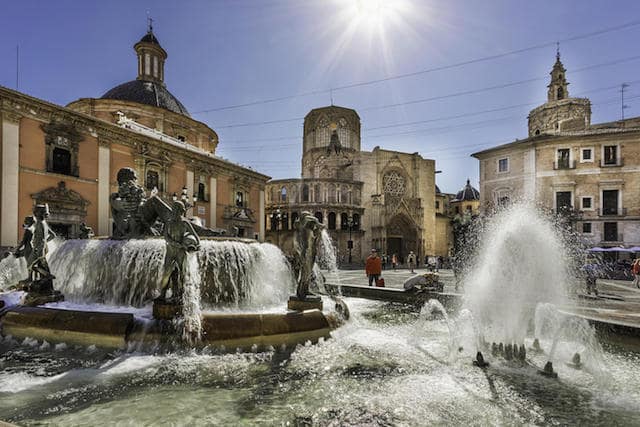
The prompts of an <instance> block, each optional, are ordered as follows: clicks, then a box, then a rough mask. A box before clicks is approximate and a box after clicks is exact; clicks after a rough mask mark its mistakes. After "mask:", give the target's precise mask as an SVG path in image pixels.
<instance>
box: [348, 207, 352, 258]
mask: <svg viewBox="0 0 640 427" xmlns="http://www.w3.org/2000/svg"><path fill="white" fill-rule="evenodd" d="M347 225H348V226H349V241H348V242H347V248H348V249H349V265H351V262H352V260H353V259H352V257H351V250H352V249H353V240H351V230H352V229H353V216H351V215H349V217H348V218H347Z"/></svg>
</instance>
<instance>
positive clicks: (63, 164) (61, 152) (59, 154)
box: [51, 147, 71, 175]
mask: <svg viewBox="0 0 640 427" xmlns="http://www.w3.org/2000/svg"><path fill="white" fill-rule="evenodd" d="M51 169H52V170H51V172H55V173H60V174H63V175H71V153H70V152H69V150H65V149H64V148H59V147H56V148H54V149H53V167H52V168H51Z"/></svg>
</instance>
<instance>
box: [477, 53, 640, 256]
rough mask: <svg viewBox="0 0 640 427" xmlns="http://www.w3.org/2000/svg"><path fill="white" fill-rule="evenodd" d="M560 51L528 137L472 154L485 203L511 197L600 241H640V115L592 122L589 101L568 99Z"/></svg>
mask: <svg viewBox="0 0 640 427" xmlns="http://www.w3.org/2000/svg"><path fill="white" fill-rule="evenodd" d="M568 85H569V83H568V82H567V79H566V73H565V69H564V66H563V65H562V62H561V61H560V56H559V55H558V56H557V58H556V62H555V64H554V66H553V69H552V71H551V82H550V84H549V86H548V93H547V102H546V103H545V104H543V105H541V106H540V107H537V108H535V109H534V110H532V111H531V113H530V114H529V136H528V137H527V138H525V139H522V140H516V141H514V142H512V143H509V144H504V145H499V146H496V147H493V148H490V149H488V150H483V151H481V152H478V153H475V154H473V156H474V157H476V158H477V159H478V160H479V161H480V196H481V204H482V208H483V209H490V208H492V207H493V206H496V205H501V204H507V203H510V202H511V201H513V200H517V199H521V198H524V199H529V200H535V201H537V202H539V203H541V204H543V205H544V206H546V207H548V208H549V209H553V210H555V211H557V212H561V213H564V214H566V215H568V216H569V219H570V220H571V221H572V222H573V223H574V224H575V226H576V228H577V229H578V231H580V232H582V234H583V237H584V238H585V240H587V241H590V242H591V243H592V244H593V245H599V246H619V245H625V246H638V245H640V118H637V117H636V118H631V119H626V120H619V121H615V122H610V123H599V124H592V123H591V103H590V101H589V100H588V99H586V98H571V97H570V96H569V90H568Z"/></svg>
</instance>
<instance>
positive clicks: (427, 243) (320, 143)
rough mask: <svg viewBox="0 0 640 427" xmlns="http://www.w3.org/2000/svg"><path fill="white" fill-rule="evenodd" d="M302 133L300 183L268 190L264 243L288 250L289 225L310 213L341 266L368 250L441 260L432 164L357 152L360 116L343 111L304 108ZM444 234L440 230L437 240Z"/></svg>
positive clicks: (408, 156) (273, 184)
mask: <svg viewBox="0 0 640 427" xmlns="http://www.w3.org/2000/svg"><path fill="white" fill-rule="evenodd" d="M303 133H304V135H303V141H302V145H303V154H302V176H301V178H296V179H280V180H273V181H270V182H269V183H268V184H267V187H266V193H267V207H266V214H267V215H266V224H267V231H266V239H267V241H270V242H273V243H274V244H277V245H278V246H280V247H281V248H282V249H283V250H284V251H285V252H291V250H292V247H293V226H294V223H295V220H296V219H297V218H298V217H299V216H300V213H301V212H302V211H309V212H311V213H312V214H313V215H315V216H316V218H318V220H319V221H320V222H321V223H323V224H324V225H325V226H326V228H327V230H328V232H329V235H330V236H331V239H332V240H333V242H334V246H335V247H336V250H337V257H338V261H339V263H342V264H346V263H349V262H350V261H351V262H352V263H360V262H363V261H364V259H365V258H366V257H367V256H368V254H369V251H370V250H371V249H372V248H375V249H377V250H378V252H379V253H380V254H388V255H389V257H391V255H392V254H396V255H397V256H398V257H399V258H401V259H404V258H405V257H406V256H407V255H408V254H409V252H410V251H413V252H414V253H416V254H417V255H418V257H419V259H424V257H425V256H434V255H438V256H447V255H448V250H447V248H448V246H449V244H448V243H444V244H442V239H441V238H440V239H439V238H438V228H437V226H436V214H437V209H436V185H435V161H434V160H431V159H424V158H422V157H421V156H420V155H419V154H418V153H402V152H398V151H390V150H384V149H381V148H380V147H376V148H374V149H373V150H372V151H370V152H369V151H363V150H361V138H360V117H359V116H358V113H357V112H356V111H355V110H353V109H350V108H344V107H338V106H328V107H323V108H316V109H313V110H311V111H310V112H309V113H308V114H307V116H306V117H305V119H304V132H303ZM443 208H444V207H443ZM440 210H441V211H442V209H440ZM448 234H450V233H448V232H447V227H446V225H445V227H444V228H443V229H441V230H440V236H447V237H446V238H449V237H448Z"/></svg>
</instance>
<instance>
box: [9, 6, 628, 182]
mask: <svg viewBox="0 0 640 427" xmlns="http://www.w3.org/2000/svg"><path fill="white" fill-rule="evenodd" d="M147 12H148V13H149V14H150V15H151V17H152V18H153V19H154V32H155V34H156V36H157V37H158V39H159V40H160V43H161V44H162V46H163V47H164V48H165V50H166V51H167V52H168V54H169V57H168V59H167V63H166V66H165V76H166V79H165V80H166V83H167V86H168V88H169V90H170V91H171V92H172V93H173V94H174V95H175V96H176V97H178V99H180V100H181V101H182V103H183V104H184V105H185V106H186V107H187V109H188V110H189V111H190V112H191V115H192V116H193V117H194V118H195V119H197V120H200V121H203V122H205V123H207V124H208V125H209V126H211V127H212V128H213V129H214V130H216V131H217V132H218V134H219V136H220V145H219V146H218V152H217V154H219V155H221V156H223V157H225V158H228V159H230V160H232V161H236V162H239V163H242V164H245V165H249V166H252V167H253V168H255V169H257V170H258V171H260V172H263V173H265V174H267V175H270V176H272V177H274V178H294V177H299V176H300V160H301V154H302V124H303V120H302V118H303V117H304V116H305V115H306V114H307V112H308V111H309V110H310V109H312V108H315V107H321V106H325V105H329V104H330V103H331V97H330V92H329V89H331V88H335V89H334V90H333V103H334V104H335V105H340V106H345V107H350V108H354V109H355V110H357V111H358V113H359V114H360V117H361V119H362V148H363V149H365V150H371V149H372V148H374V147H375V146H380V147H382V148H385V149H390V150H398V151H406V152H416V151H417V152H419V153H420V154H421V155H423V156H424V157H427V158H432V159H435V160H436V167H437V169H439V170H442V173H441V174H439V175H438V176H437V183H438V185H439V186H440V188H441V189H442V190H443V191H446V192H456V191H458V190H459V189H460V188H461V187H462V186H463V185H464V183H465V180H466V179H467V177H469V178H470V179H471V180H472V183H474V185H475V186H477V185H478V184H477V183H478V164H477V161H476V160H475V159H473V158H470V157H469V155H470V154H471V153H473V152H476V151H479V150H481V149H483V148H486V147H490V146H492V145H497V144H500V143H504V142H507V141H512V140H514V139H515V138H524V137H526V135H527V114H528V111H529V110H531V109H532V108H533V107H535V106H536V105H539V104H541V103H543V102H544V101H545V100H546V85H547V84H548V80H549V79H548V73H549V71H550V70H551V66H552V65H553V62H554V59H555V58H554V57H555V51H556V48H555V42H556V41H557V40H560V42H561V43H560V51H561V55H562V60H563V62H564V65H565V67H566V68H567V78H568V80H569V82H570V83H571V85H570V86H569V91H570V95H571V96H587V97H589V98H590V99H591V101H592V103H593V117H592V121H593V122H603V121H611V120H616V119H619V118H620V115H621V102H620V88H619V87H620V85H621V84H622V83H623V82H627V83H630V87H629V88H628V89H627V92H626V95H625V97H626V99H627V101H626V102H625V104H627V105H628V107H629V108H627V109H626V110H625V115H626V116H627V117H631V116H637V115H640V100H639V99H638V98H636V97H638V96H640V77H639V75H638V72H637V71H638V67H639V65H640V47H639V45H638V43H637V40H638V38H639V37H640V2H638V1H634V0H631V1H621V0H620V1H611V0H607V1H587V0H575V1H558V0H537V1H530V0H529V1H515V0H492V1H477V0H449V1H444V0H438V1H436V0H208V1H204V0H203V1H179V2H178V1H175V0H137V1H132V0H110V1H103V2H93V1H71V0H68V1H54V0H51V1H46V2H45V1H35V0H21V1H19V2H16V1H13V2H3V4H2V12H1V14H0V58H1V61H0V64H1V65H2V66H0V85H3V86H6V87H9V88H16V45H19V50H20V63H19V90H20V91H22V92H25V93H27V94H29V95H32V96H35V97H38V98H42V99H46V100H49V101H52V102H55V103H57V104H61V105H66V104H67V103H69V102H71V101H73V100H75V99H77V98H81V97H100V96H101V95H102V94H103V93H104V92H106V91H107V90H108V89H110V88H111V87H113V86H115V85H117V84H119V83H123V82H125V81H129V80H133V79H135V77H136V60H135V54H134V51H133V47H132V46H133V44H134V43H135V42H137V41H138V40H139V39H140V38H141V37H142V35H143V34H144V33H145V31H146V25H147V21H146V19H147ZM627 24H628V25H627ZM614 28H617V29H615V30H611V29H614ZM602 30H611V31H602ZM536 46H540V47H538V48H532V49H526V48H531V47H536ZM522 49H526V50H524V51H521V52H519V53H513V54H510V55H503V56H498V57H494V56H496V55H500V54H503V53H507V52H513V51H518V50H522ZM487 57H494V58H491V59H487V60H484V61H474V62H471V63H467V64H465V65H461V66H457V67H448V66H450V65H455V64H459V63H465V62H468V61H473V60H476V59H483V58H487ZM594 66H596V67H594ZM442 67H445V68H444V69H442ZM438 68H441V69H439V70H434V71H430V72H423V71H425V70H433V69H438ZM407 74H408V75H409V76H407V77H404V78H392V79H389V80H385V81H382V82H377V83H372V84H366V85H357V86H353V85H355V84H358V83H363V82H371V81H374V80H380V79H387V78H389V77H395V76H398V75H407ZM345 86H352V87H346V88H345ZM500 86H502V87H500ZM294 95H302V96H294ZM274 98H284V99H280V100H278V101H275V102H260V101H265V100H272V99H274ZM239 104H252V105H249V106H243V107H238V108H227V109H224V108H225V107H233V106H237V105H239ZM207 110H209V111H207ZM488 110H489V111H488ZM264 122H271V123H264ZM415 122H419V123H415ZM407 123H410V124H407ZM233 125H243V126H233Z"/></svg>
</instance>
